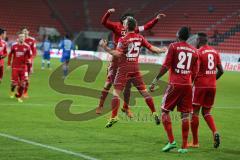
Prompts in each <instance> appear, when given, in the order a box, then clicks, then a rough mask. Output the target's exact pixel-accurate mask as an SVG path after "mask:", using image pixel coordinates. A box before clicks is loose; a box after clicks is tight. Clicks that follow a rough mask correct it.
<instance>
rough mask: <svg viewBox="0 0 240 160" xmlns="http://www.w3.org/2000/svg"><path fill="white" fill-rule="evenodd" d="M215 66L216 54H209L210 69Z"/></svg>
mask: <svg viewBox="0 0 240 160" xmlns="http://www.w3.org/2000/svg"><path fill="white" fill-rule="evenodd" d="M213 68H214V56H213V54H208V69H209V70H212V69H213Z"/></svg>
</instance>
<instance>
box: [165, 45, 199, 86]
mask: <svg viewBox="0 0 240 160" xmlns="http://www.w3.org/2000/svg"><path fill="white" fill-rule="evenodd" d="M197 59H198V53H197V50H196V49H195V48H194V47H193V46H191V45H189V44H188V43H186V42H175V43H172V44H170V46H169V50H168V54H167V57H166V59H165V62H164V64H163V65H164V66H166V67H168V68H169V69H170V71H169V83H170V84H179V85H191V84H192V73H193V72H196V69H197Z"/></svg>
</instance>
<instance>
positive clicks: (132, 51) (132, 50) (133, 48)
mask: <svg viewBox="0 0 240 160" xmlns="http://www.w3.org/2000/svg"><path fill="white" fill-rule="evenodd" d="M140 47H141V42H132V43H130V44H129V45H128V52H127V58H136V57H138V55H139V52H140Z"/></svg>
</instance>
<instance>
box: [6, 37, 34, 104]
mask: <svg viewBox="0 0 240 160" xmlns="http://www.w3.org/2000/svg"><path fill="white" fill-rule="evenodd" d="M24 40H25V35H24V34H23V33H21V32H20V33H19V34H18V42H16V43H14V44H13V45H12V47H11V52H10V53H9V55H8V67H12V78H11V80H12V84H11V98H14V91H15V88H16V86H18V89H17V94H15V97H16V98H17V99H18V102H23V100H22V95H23V91H24V87H25V86H26V82H27V81H28V71H27V64H28V63H30V62H29V60H30V58H31V56H32V55H31V54H32V52H31V48H30V46H29V45H28V44H26V43H25V42H24Z"/></svg>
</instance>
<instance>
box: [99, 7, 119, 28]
mask: <svg viewBox="0 0 240 160" xmlns="http://www.w3.org/2000/svg"><path fill="white" fill-rule="evenodd" d="M114 12H115V9H114V8H111V9H109V10H108V11H107V13H105V14H104V16H103V17H102V25H104V26H105V27H106V28H108V29H110V30H112V31H114V29H115V28H116V25H115V22H112V21H110V20H109V17H110V15H111V14H112V13H114Z"/></svg>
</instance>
